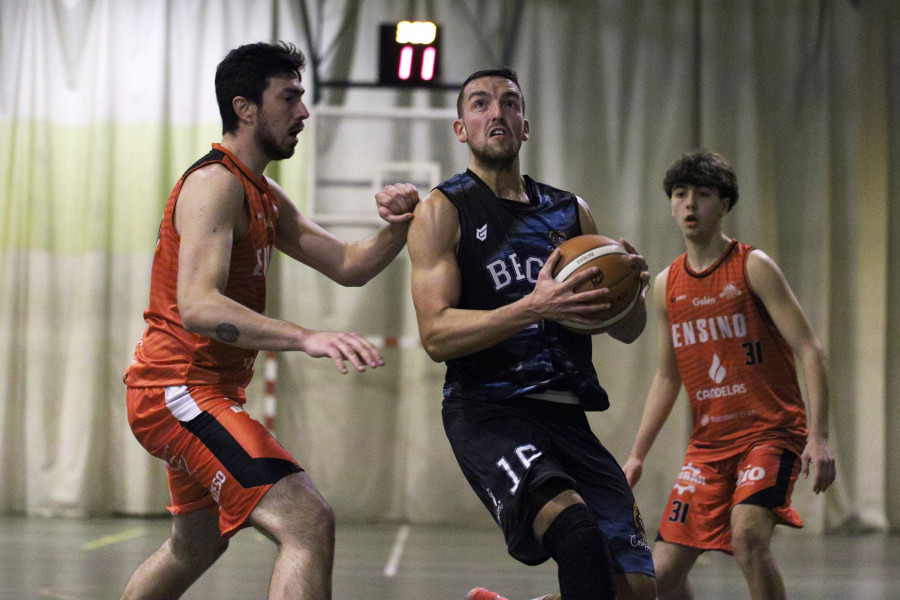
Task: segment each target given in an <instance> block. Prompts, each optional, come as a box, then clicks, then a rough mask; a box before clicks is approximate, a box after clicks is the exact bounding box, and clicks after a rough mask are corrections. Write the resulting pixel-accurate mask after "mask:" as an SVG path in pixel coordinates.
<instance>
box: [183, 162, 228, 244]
mask: <svg viewBox="0 0 900 600" xmlns="http://www.w3.org/2000/svg"><path fill="white" fill-rule="evenodd" d="M243 203H244V186H243V184H242V183H241V180H240V179H239V178H238V177H237V175H235V174H234V173H232V172H231V171H229V170H228V168H227V167H225V166H224V165H222V164H220V163H211V164H208V165H205V166H203V167H200V168H199V169H197V170H195V171H193V172H191V173H190V174H188V176H187V177H185V179H184V181H183V182H182V184H181V191H180V192H179V194H178V203H177V204H176V205H175V227H176V229H177V230H178V231H179V233H180V232H181V230H182V227H183V224H184V220H185V219H190V220H200V221H203V222H211V223H217V222H223V221H224V222H225V223H233V222H235V221H236V220H238V219H239V218H240V214H241V210H242V207H243Z"/></svg>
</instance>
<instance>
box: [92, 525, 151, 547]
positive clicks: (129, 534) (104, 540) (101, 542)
mask: <svg viewBox="0 0 900 600" xmlns="http://www.w3.org/2000/svg"><path fill="white" fill-rule="evenodd" d="M142 535H147V528H146V527H136V528H134V529H126V530H125V531H122V532H119V533H116V534H113V535H104V536H103V537H101V538H97V539H96V540H93V541H90V542H85V543H84V544H82V545H81V549H82V550H84V551H85V552H90V551H91V550H96V549H97V548H102V547H104V546H111V545H112V544H118V543H119V542H125V541H127V540H130V539H134V538H136V537H141V536H142Z"/></svg>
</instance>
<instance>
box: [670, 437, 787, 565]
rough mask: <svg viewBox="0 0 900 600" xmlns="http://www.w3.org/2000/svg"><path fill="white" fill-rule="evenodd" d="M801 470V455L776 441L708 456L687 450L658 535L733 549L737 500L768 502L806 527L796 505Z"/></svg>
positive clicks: (782, 519)
mask: <svg viewBox="0 0 900 600" xmlns="http://www.w3.org/2000/svg"><path fill="white" fill-rule="evenodd" d="M799 472H800V457H799V456H798V455H797V454H796V453H795V452H794V451H792V450H790V449H788V448H786V447H784V445H779V444H777V443H771V442H765V443H760V444H758V445H755V446H752V447H750V448H749V449H748V450H747V451H746V452H744V453H742V454H738V455H736V456H733V457H730V458H727V459H724V460H716V461H707V462H703V461H702V460H697V456H692V453H691V451H690V450H688V453H687V456H685V463H684V465H682V467H681V472H680V473H679V474H678V479H677V480H676V481H675V485H674V487H673V488H672V493H671V494H670V495H669V501H668V504H667V505H666V510H665V511H664V512H663V518H662V522H661V523H660V526H659V537H658V539H660V540H662V541H664V542H671V543H673V544H681V545H683V546H689V547H691V548H700V549H702V550H722V551H724V552H727V553H729V554H731V553H732V546H731V509H732V508H733V507H734V506H736V505H738V504H755V505H758V506H762V507H765V508H768V509H770V510H771V511H772V513H774V514H775V516H776V517H778V519H779V520H780V522H781V523H782V524H785V525H790V526H792V527H803V521H802V520H801V519H800V515H798V514H797V511H795V510H794V508H793V507H792V506H791V493H792V492H793V490H794V483H795V482H796V481H797V476H798V474H799Z"/></svg>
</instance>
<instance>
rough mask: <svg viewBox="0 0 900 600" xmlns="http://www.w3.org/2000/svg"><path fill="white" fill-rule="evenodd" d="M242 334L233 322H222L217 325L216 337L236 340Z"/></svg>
mask: <svg viewBox="0 0 900 600" xmlns="http://www.w3.org/2000/svg"><path fill="white" fill-rule="evenodd" d="M240 334H241V332H240V331H238V328H237V327H235V326H234V325H232V324H231V323H222V324H221V325H219V326H218V327H216V337H217V338H219V339H220V340H221V341H223V342H236V341H237V339H238V336H239V335H240Z"/></svg>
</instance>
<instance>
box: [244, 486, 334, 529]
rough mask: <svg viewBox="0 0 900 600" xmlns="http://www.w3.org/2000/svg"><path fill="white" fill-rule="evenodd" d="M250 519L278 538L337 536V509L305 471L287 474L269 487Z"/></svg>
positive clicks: (259, 527)
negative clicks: (335, 516) (329, 502)
mask: <svg viewBox="0 0 900 600" xmlns="http://www.w3.org/2000/svg"><path fill="white" fill-rule="evenodd" d="M248 521H249V523H250V524H251V525H253V526H254V527H256V528H257V529H259V530H260V531H262V532H263V533H264V534H266V535H268V536H270V537H272V538H274V539H276V540H279V541H285V540H287V539H290V538H295V539H298V538H314V539H318V540H320V541H327V540H329V539H332V540H333V538H334V527H335V518H334V511H333V510H332V508H331V506H330V505H329V504H328V502H327V501H326V500H325V498H324V497H323V496H322V494H321V493H319V490H318V489H317V488H316V486H315V484H314V483H313V482H312V480H311V479H310V478H309V476H308V475H307V474H306V473H305V472H304V471H299V472H297V473H293V474H291V475H287V476H285V477H283V478H282V479H280V480H279V481H278V482H277V483H275V484H274V485H273V486H272V487H271V488H269V489H268V491H266V493H265V495H264V496H263V497H262V498H261V499H260V501H259V502H258V503H257V505H256V507H255V508H254V509H253V511H252V512H251V513H250V517H249V519H248Z"/></svg>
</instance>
